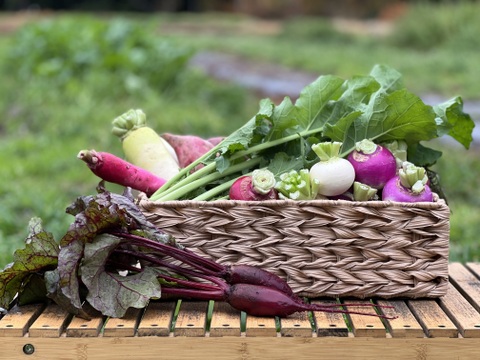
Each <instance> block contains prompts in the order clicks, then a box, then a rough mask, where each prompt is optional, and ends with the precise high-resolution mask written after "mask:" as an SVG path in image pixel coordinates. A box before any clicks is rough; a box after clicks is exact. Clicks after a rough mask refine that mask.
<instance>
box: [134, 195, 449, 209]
mask: <svg viewBox="0 0 480 360" xmlns="http://www.w3.org/2000/svg"><path fill="white" fill-rule="evenodd" d="M137 201H138V202H139V204H140V205H141V206H143V207H147V208H148V207H152V206H153V207H221V208H229V207H256V206H267V207H285V206H296V207H302V206H316V207H335V206H346V207H366V208H386V207H396V208H413V209H415V208H417V209H427V210H440V209H448V205H447V203H446V201H445V200H444V199H442V198H440V197H439V196H438V194H436V193H433V201H432V202H425V201H422V202H414V203H409V202H397V201H390V200H388V201H382V200H370V201H350V200H342V199H338V200H330V199H315V200H290V199H278V200H275V199H273V200H263V201H245V200H225V199H221V200H210V201H207V200H201V201H198V200H168V201H151V200H150V199H149V198H148V197H147V195H146V194H145V193H140V194H139V195H138V198H137Z"/></svg>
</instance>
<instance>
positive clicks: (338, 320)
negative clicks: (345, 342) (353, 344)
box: [312, 300, 348, 336]
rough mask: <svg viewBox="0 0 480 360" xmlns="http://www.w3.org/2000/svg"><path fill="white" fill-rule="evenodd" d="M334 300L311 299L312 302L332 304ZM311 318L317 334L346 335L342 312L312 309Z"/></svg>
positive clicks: (346, 329)
mask: <svg viewBox="0 0 480 360" xmlns="http://www.w3.org/2000/svg"><path fill="white" fill-rule="evenodd" d="M336 303H337V302H336V301H334V300H312V304H318V305H326V306H328V305H333V304H336ZM313 318H314V320H315V327H316V330H317V336H348V326H347V324H346V322H345V318H344V317H343V314H340V313H329V312H325V311H314V312H313Z"/></svg>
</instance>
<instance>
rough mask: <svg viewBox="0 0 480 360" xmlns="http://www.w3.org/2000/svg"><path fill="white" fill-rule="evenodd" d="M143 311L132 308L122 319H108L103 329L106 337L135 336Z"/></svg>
mask: <svg viewBox="0 0 480 360" xmlns="http://www.w3.org/2000/svg"><path fill="white" fill-rule="evenodd" d="M141 311H142V310H140V309H134V308H130V309H128V310H127V312H126V313H125V316H124V317H122V318H121V319H118V318H108V319H107V321H106V324H105V327H104V328H103V336H105V337H130V336H135V331H136V327H137V324H138V318H139V316H140V313H141Z"/></svg>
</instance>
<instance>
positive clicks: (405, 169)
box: [382, 161, 433, 203]
mask: <svg viewBox="0 0 480 360" xmlns="http://www.w3.org/2000/svg"><path fill="white" fill-rule="evenodd" d="M382 200H384V201H387V200H390V201H398V202H410V203H411V202H420V201H427V202H432V201H433V194H432V190H431V189H430V187H429V186H428V177H427V174H426V171H425V169H424V168H422V167H418V166H415V165H413V164H412V163H409V162H407V161H405V162H404V163H403V166H402V168H401V169H400V170H399V172H398V175H397V176H394V177H393V178H391V179H390V180H389V181H388V182H387V183H386V184H385V186H384V188H383V190H382Z"/></svg>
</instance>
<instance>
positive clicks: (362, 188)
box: [353, 181, 377, 201]
mask: <svg viewBox="0 0 480 360" xmlns="http://www.w3.org/2000/svg"><path fill="white" fill-rule="evenodd" d="M376 194H377V189H375V188H373V187H371V186H368V185H366V184H362V183H360V182H358V181H355V182H354V183H353V199H354V200H355V201H368V200H371V199H373V198H374V197H375V195H376Z"/></svg>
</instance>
